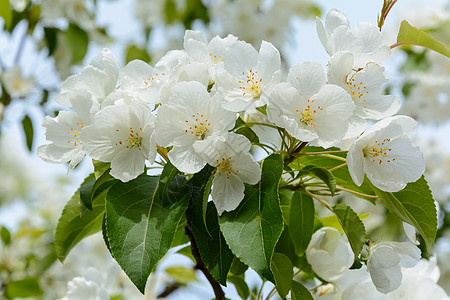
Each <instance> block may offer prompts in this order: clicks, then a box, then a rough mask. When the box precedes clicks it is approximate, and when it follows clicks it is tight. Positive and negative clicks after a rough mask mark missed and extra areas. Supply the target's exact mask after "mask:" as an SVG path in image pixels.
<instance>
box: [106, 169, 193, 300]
mask: <svg viewBox="0 0 450 300" xmlns="http://www.w3.org/2000/svg"><path fill="white" fill-rule="evenodd" d="M177 173H178V170H177V169H176V168H174V167H173V166H172V165H171V164H170V163H168V164H166V166H165V168H164V170H163V173H162V174H161V176H160V177H158V176H148V175H141V176H139V177H137V178H136V179H134V180H131V181H129V182H126V183H123V182H121V181H118V182H116V183H115V184H114V185H113V186H112V187H111V189H110V190H109V192H108V194H107V201H106V231H107V236H108V241H109V245H110V248H111V253H112V255H113V257H114V259H115V260H116V261H117V262H118V263H119V265H120V266H121V267H122V269H123V270H124V271H125V273H126V274H127V275H128V277H129V278H130V279H131V281H132V282H133V283H134V284H135V285H136V287H137V288H138V289H139V290H140V291H141V292H142V293H143V292H144V289H145V284H146V282H147V278H148V276H149V275H150V273H151V272H152V270H153V268H154V267H155V266H156V264H157V263H158V262H159V261H160V260H161V259H162V258H163V257H164V255H165V254H166V253H167V251H168V250H169V248H170V245H171V244H172V240H173V238H174V235H175V231H176V229H177V226H178V224H179V222H180V220H181V218H182V216H183V214H184V212H185V210H186V208H187V206H188V203H189V197H190V195H191V186H190V184H189V182H188V181H187V180H186V179H184V178H183V177H181V176H176V174H177Z"/></svg>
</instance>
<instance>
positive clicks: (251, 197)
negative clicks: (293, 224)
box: [219, 154, 283, 282]
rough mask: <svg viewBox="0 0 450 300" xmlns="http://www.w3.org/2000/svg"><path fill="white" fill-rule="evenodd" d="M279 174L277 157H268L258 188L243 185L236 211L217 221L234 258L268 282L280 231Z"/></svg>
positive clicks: (281, 219) (279, 160)
mask: <svg viewBox="0 0 450 300" xmlns="http://www.w3.org/2000/svg"><path fill="white" fill-rule="evenodd" d="M282 171H283V159H282V158H281V156H280V155H278V154H272V155H270V156H269V157H267V158H266V159H264V160H263V162H262V174H261V182H260V184H258V185H256V186H250V185H246V186H245V195H244V199H243V200H242V202H241V204H240V205H239V207H238V208H237V209H235V210H234V211H232V212H225V213H223V215H222V216H221V217H219V224H220V229H221V230H222V232H223V235H224V237H225V240H226V241H227V244H228V246H230V249H231V251H232V252H233V253H234V255H236V256H237V257H238V258H239V259H240V260H241V261H242V262H243V263H245V264H246V265H248V266H249V267H250V268H252V269H253V270H255V271H256V272H257V273H258V274H259V275H260V276H262V277H263V278H266V279H268V280H270V281H272V282H274V278H273V275H272V272H271V271H270V261H271V258H272V254H273V251H274V249H275V245H276V244H277V241H278V239H279V238H280V235H281V232H282V231H283V218H282V216H281V210H280V205H279V199H278V183H279V180H280V178H281V173H282Z"/></svg>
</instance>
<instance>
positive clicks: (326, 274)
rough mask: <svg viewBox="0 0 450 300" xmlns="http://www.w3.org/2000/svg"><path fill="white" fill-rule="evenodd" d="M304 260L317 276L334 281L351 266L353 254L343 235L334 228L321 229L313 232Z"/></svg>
mask: <svg viewBox="0 0 450 300" xmlns="http://www.w3.org/2000/svg"><path fill="white" fill-rule="evenodd" d="M306 258H307V260H308V262H309V263H310V264H311V267H312V269H313V270H314V272H315V273H316V274H317V275H319V276H320V277H322V278H323V279H325V280H327V281H336V280H338V279H339V278H341V277H343V276H344V275H345V274H346V273H347V271H348V269H349V268H350V267H351V266H352V264H353V260H354V254H353V251H352V248H351V246H350V244H349V242H348V240H347V237H346V236H345V235H341V234H340V233H339V231H338V230H337V229H335V228H331V227H322V228H320V229H319V230H317V231H316V232H314V234H313V236H312V238H311V241H310V242H309V245H308V248H307V249H306Z"/></svg>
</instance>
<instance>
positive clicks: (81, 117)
mask: <svg viewBox="0 0 450 300" xmlns="http://www.w3.org/2000/svg"><path fill="white" fill-rule="evenodd" d="M68 101H69V103H70V106H72V108H73V109H74V111H75V112H70V111H60V112H59V114H58V116H56V117H54V118H51V117H49V116H46V117H45V120H44V122H43V124H42V126H44V127H45V128H46V133H45V135H46V138H47V140H49V141H52V142H53V143H51V144H48V145H41V146H39V147H38V148H37V150H36V152H37V155H38V156H39V157H40V158H41V159H42V160H44V161H46V162H50V163H65V162H70V163H69V169H68V172H69V171H70V170H72V169H73V168H74V167H75V166H76V165H77V164H78V163H79V162H80V161H81V160H82V159H83V157H84V156H85V152H84V151H83V149H82V147H81V142H80V134H81V132H82V131H83V130H84V128H85V127H86V126H88V125H90V124H91V123H92V118H93V116H94V115H95V113H97V112H98V111H99V110H100V107H99V104H98V102H97V101H96V100H95V98H94V97H93V96H92V95H91V94H89V93H87V92H85V91H83V90H76V91H73V92H72V93H71V94H70V97H69V98H68Z"/></svg>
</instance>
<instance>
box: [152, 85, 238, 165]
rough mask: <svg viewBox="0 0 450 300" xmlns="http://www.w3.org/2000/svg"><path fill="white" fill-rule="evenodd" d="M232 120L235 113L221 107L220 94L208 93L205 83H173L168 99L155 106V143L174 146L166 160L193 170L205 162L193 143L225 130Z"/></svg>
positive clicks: (230, 127)
mask: <svg viewBox="0 0 450 300" xmlns="http://www.w3.org/2000/svg"><path fill="white" fill-rule="evenodd" d="M235 120H236V113H233V112H229V111H227V110H225V109H223V108H222V107H221V99H220V97H219V96H218V95H215V96H211V95H210V94H209V93H208V92H207V90H206V87H205V86H204V85H202V84H201V83H199V82H196V81H191V82H180V83H178V84H176V85H174V86H173V88H172V91H171V97H170V99H169V102H168V103H167V104H164V105H162V106H161V107H160V108H159V109H158V117H157V120H156V132H155V138H156V142H157V143H158V144H159V145H161V146H163V147H168V146H173V148H172V150H170V152H169V159H170V161H171V162H172V164H173V165H174V166H175V167H177V169H178V170H180V171H182V172H186V173H196V172H198V171H200V170H201V169H202V168H203V167H204V166H205V165H206V161H205V160H204V159H203V158H201V157H200V156H199V155H198V154H197V153H196V152H195V150H194V148H193V145H194V144H195V143H196V142H198V141H201V140H204V139H207V138H208V137H209V136H211V135H212V134H213V133H225V132H227V131H228V130H230V129H232V128H233V126H234V123H235Z"/></svg>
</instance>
